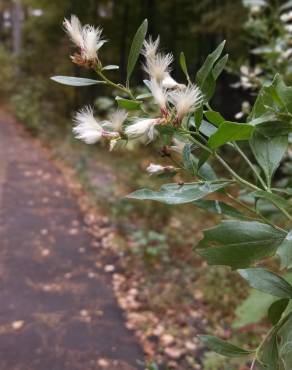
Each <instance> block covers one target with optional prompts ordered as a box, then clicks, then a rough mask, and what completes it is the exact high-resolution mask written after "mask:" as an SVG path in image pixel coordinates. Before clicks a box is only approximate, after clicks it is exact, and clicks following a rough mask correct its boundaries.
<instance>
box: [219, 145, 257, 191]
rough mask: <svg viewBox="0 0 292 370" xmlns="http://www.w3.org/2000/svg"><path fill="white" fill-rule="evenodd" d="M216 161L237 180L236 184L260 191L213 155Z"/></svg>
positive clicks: (220, 158) (221, 159)
mask: <svg viewBox="0 0 292 370" xmlns="http://www.w3.org/2000/svg"><path fill="white" fill-rule="evenodd" d="M214 155H215V157H216V159H217V160H218V161H219V162H220V163H221V164H222V166H223V167H225V169H226V170H227V171H228V172H229V173H230V174H231V175H232V176H233V177H234V178H235V180H237V182H239V183H241V184H242V185H245V186H246V187H248V188H250V189H253V190H261V189H260V188H258V187H257V186H256V185H254V184H252V183H251V182H249V181H246V180H244V179H243V178H242V177H241V176H239V175H238V174H237V173H236V172H235V171H233V169H232V168H231V167H230V166H229V164H228V163H226V162H225V161H224V159H223V158H222V157H221V156H220V155H219V154H218V153H216V152H215V153H214Z"/></svg>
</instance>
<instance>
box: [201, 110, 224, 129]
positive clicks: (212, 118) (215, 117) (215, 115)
mask: <svg viewBox="0 0 292 370" xmlns="http://www.w3.org/2000/svg"><path fill="white" fill-rule="evenodd" d="M204 114H205V117H206V118H207V120H208V121H209V122H211V123H213V125H215V126H220V125H221V123H223V122H225V118H224V117H222V115H221V113H219V112H215V111H214V110H208V111H207V112H205V113H204Z"/></svg>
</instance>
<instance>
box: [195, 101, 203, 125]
mask: <svg viewBox="0 0 292 370" xmlns="http://www.w3.org/2000/svg"><path fill="white" fill-rule="evenodd" d="M194 119H195V125H196V127H197V129H199V128H200V126H201V123H202V120H203V105H201V106H200V107H199V108H198V109H196V111H195V114H194Z"/></svg>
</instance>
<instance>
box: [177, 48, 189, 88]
mask: <svg viewBox="0 0 292 370" xmlns="http://www.w3.org/2000/svg"><path fill="white" fill-rule="evenodd" d="M179 62H180V66H181V69H182V71H183V73H184V74H185V76H186V78H187V80H188V81H190V76H189V72H188V67H187V63H186V57H185V54H184V52H183V51H182V52H181V53H180V56H179Z"/></svg>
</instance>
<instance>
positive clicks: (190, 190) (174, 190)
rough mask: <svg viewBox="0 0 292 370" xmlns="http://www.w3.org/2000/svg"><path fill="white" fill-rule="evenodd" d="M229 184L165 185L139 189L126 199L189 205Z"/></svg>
mask: <svg viewBox="0 0 292 370" xmlns="http://www.w3.org/2000/svg"><path fill="white" fill-rule="evenodd" d="M228 185H229V182H228V181H224V182H215V181H214V182H205V183H189V184H184V185H179V184H165V185H162V187H161V188H160V190H158V191H154V190H150V189H141V190H137V191H134V192H133V193H131V194H129V195H128V196H127V198H131V199H138V200H155V201H158V202H162V203H166V204H184V203H191V202H194V201H195V200H198V199H201V198H204V197H205V196H207V195H209V194H211V193H214V192H216V191H217V190H220V189H223V188H224V187H226V186H228Z"/></svg>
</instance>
